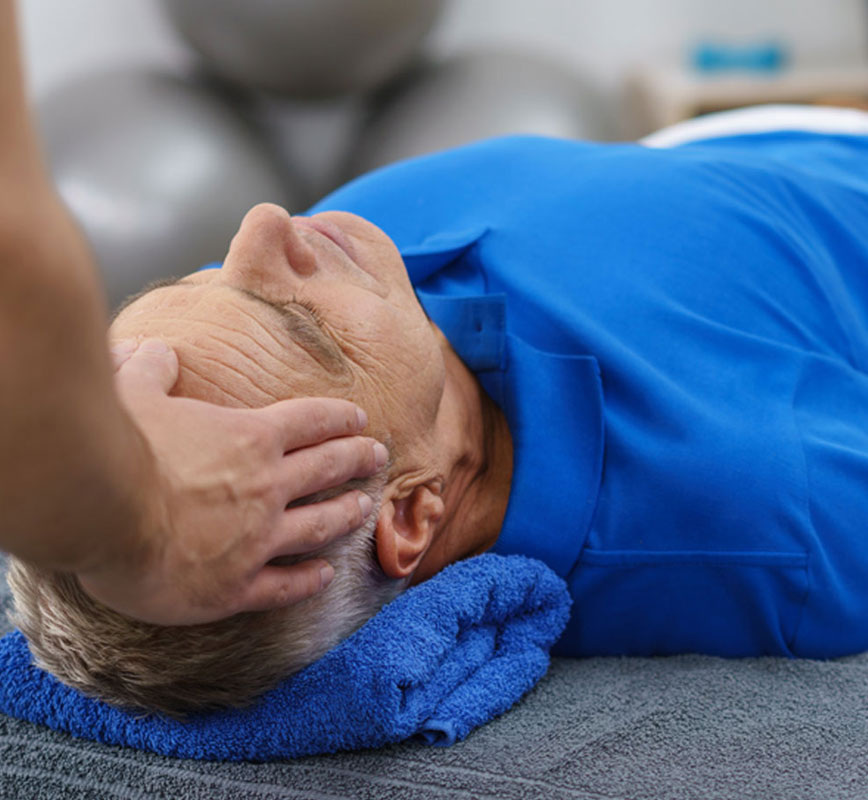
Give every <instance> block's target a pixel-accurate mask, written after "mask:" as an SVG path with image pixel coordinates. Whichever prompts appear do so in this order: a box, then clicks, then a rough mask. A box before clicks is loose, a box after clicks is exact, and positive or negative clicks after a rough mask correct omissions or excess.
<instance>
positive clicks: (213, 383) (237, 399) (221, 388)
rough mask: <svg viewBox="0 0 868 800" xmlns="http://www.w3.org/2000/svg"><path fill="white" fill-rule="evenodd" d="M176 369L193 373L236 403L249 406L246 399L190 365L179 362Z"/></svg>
mask: <svg viewBox="0 0 868 800" xmlns="http://www.w3.org/2000/svg"><path fill="white" fill-rule="evenodd" d="M178 369H179V371H180V372H181V373H182V374H183V373H187V374H189V375H193V376H194V377H195V378H197V379H198V380H200V381H202V382H203V383H207V384H209V385H211V386H213V387H214V388H215V389H216V390H217V391H218V392H221V393H222V394H225V395H226V396H227V397H231V398H232V399H233V400H234V401H235V402H236V403H238V405H240V406H244V407H245V408H247V407H248V406H249V403H247V401H245V400H243V399H242V398H240V397H238V395H235V394H233V393H232V392H230V391H229V390H228V389H226V388H225V387H224V386H221V385H220V384H219V383H217V382H216V381H213V380H211V379H210V378H207V377H206V376H205V375H203V374H202V373H201V372H198V371H197V370H195V369H193V368H192V367H188V366H185V365H184V364H181V365H179V368H178Z"/></svg>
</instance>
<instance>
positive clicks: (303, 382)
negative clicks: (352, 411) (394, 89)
mask: <svg viewBox="0 0 868 800" xmlns="http://www.w3.org/2000/svg"><path fill="white" fill-rule="evenodd" d="M151 336H153V337H159V338H160V339H162V340H163V341H165V342H166V343H167V344H169V345H171V346H172V347H174V348H175V350H176V351H177V353H178V357H179V361H180V364H181V373H180V378H179V381H178V383H177V385H176V387H175V389H174V390H173V393H174V394H181V395H184V396H188V397H197V398H200V399H203V400H209V401H211V402H214V403H219V404H222V405H229V406H248V407H256V406H262V405H266V404H268V403H270V402H273V401H275V400H282V399H286V398H290V397H298V396H310V395H328V396H333V397H344V398H348V399H351V400H354V401H355V402H357V403H358V404H359V405H361V406H362V407H363V408H364V409H365V410H366V411H367V413H368V417H369V419H370V421H371V424H370V426H369V433H370V434H371V435H373V436H377V437H380V438H383V439H384V440H389V441H396V440H397V439H407V440H408V441H409V440H412V437H414V436H417V435H419V434H423V433H424V431H426V430H428V429H430V427H431V425H432V423H433V420H434V418H435V417H436V414H437V409H438V407H439V404H440V398H441V395H442V392H443V384H444V380H445V368H444V362H443V356H442V352H441V349H440V339H439V337H438V334H437V333H436V330H435V328H434V326H433V325H432V324H431V322H430V321H429V320H428V319H427V317H426V316H425V314H424V312H423V311H422V308H421V307H420V305H419V303H418V301H417V300H416V297H415V294H414V292H413V289H412V287H411V285H410V281H409V279H408V277H407V272H406V269H405V268H404V264H403V261H402V259H401V256H400V254H399V253H398V251H397V249H396V248H395V246H394V244H393V243H392V241H391V240H390V239H389V238H388V237H387V236H386V235H385V234H384V233H383V232H382V231H381V230H380V229H379V228H377V227H376V226H375V225H372V224H371V223H369V222H367V221H366V220H363V219H362V218H360V217H357V216H355V215H352V214H346V213H342V212H326V213H323V214H317V215H316V216H314V217H311V218H310V219H307V218H302V217H295V218H292V219H291V218H290V216H289V214H288V213H287V212H286V211H284V210H283V209H281V208H279V207H278V206H273V205H268V204H263V205H259V206H256V207H255V208H253V209H252V210H251V211H250V212H248V214H247V215H246V216H245V218H244V220H243V222H242V223H241V227H240V228H239V230H238V232H237V234H236V235H235V237H234V238H233V240H232V243H231V245H230V248H229V253H228V255H227V256H226V259H225V261H224V264H223V268H222V269H219V270H204V271H202V272H195V273H193V274H192V275H188V276H187V277H185V278H182V279H181V280H180V281H179V282H178V283H175V284H171V285H168V286H165V287H161V288H158V289H155V290H153V291H151V292H149V293H147V294H145V295H143V296H142V297H140V298H139V299H137V300H136V301H135V302H133V303H131V304H130V305H129V306H127V307H126V308H125V309H124V310H123V311H122V312H121V313H120V314H119V316H118V317H117V319H116V320H115V322H114V323H113V324H112V328H111V337H112V339H122V338H140V337H151ZM396 443H397V442H396Z"/></svg>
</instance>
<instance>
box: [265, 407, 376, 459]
mask: <svg viewBox="0 0 868 800" xmlns="http://www.w3.org/2000/svg"><path fill="white" fill-rule="evenodd" d="M257 413H258V414H260V415H261V416H262V417H263V418H265V419H268V420H269V421H270V422H271V424H273V425H276V426H277V427H278V428H279V430H280V431H281V432H282V438H283V449H284V452H288V451H290V450H297V449H298V448H300V447H308V446H309V445H312V444H318V443H319V442H324V441H325V440H326V439H331V438H333V437H335V436H352V435H353V434H356V433H360V432H361V431H362V430H363V429H364V428H365V426H366V425H367V424H368V418H367V416H366V414H365V412H364V411H362V409H360V408H359V407H358V406H357V405H356V404H355V403H351V402H349V401H348V400H339V399H338V398H335V397H299V398H296V399H293V400H282V401H280V402H278V403H273V404H272V405H270V406H267V407H266V408H263V409H260V410H259V411H258V412H257Z"/></svg>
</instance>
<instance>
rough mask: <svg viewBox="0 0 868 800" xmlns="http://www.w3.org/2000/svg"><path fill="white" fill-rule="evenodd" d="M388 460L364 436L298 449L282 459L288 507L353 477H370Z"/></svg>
mask: <svg viewBox="0 0 868 800" xmlns="http://www.w3.org/2000/svg"><path fill="white" fill-rule="evenodd" d="M387 460H388V451H387V450H386V448H385V447H384V446H383V445H382V444H380V443H379V442H378V441H376V440H375V439H369V438H367V437H364V436H344V437H342V438H339V439H331V440H330V441H328V442H323V443H322V444H318V445H314V446H313V447H305V448H303V449H301V450H296V451H294V452H292V453H290V454H289V455H287V456H286V457H285V458H284V459H283V464H282V465H281V468H280V472H281V474H282V476H283V481H284V486H286V489H287V495H286V496H287V500H286V504H287V505H289V503H292V502H293V501H295V500H299V499H300V498H302V497H307V496H308V495H310V494H314V492H321V491H323V490H325V489H333V488H334V487H336V486H340V485H341V484H343V483H346V482H347V481H349V480H352V479H353V478H367V477H369V476H371V475H373V474H374V473H375V472H376V471H377V470H378V469H380V468H381V467H383V466H384V465H385V463H386V461H387Z"/></svg>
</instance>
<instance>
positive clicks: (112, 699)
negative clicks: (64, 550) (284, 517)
mask: <svg viewBox="0 0 868 800" xmlns="http://www.w3.org/2000/svg"><path fill="white" fill-rule="evenodd" d="M383 482H384V479H383V475H382V474H380V475H378V476H375V477H374V478H373V479H369V480H367V481H353V482H351V483H350V484H347V485H345V486H342V487H340V489H336V490H331V491H329V492H323V493H320V494H318V495H315V496H311V497H310V498H306V499H305V502H316V501H318V500H321V499H326V498H328V497H331V496H334V495H336V494H338V493H339V492H341V491H344V490H346V489H348V488H357V489H361V490H362V491H365V492H366V493H367V494H369V495H370V496H371V497H372V499H374V502H375V511H374V513H372V514H371V515H369V517H368V519H367V520H366V521H365V523H364V525H363V526H362V527H361V528H359V529H358V530H356V531H354V532H353V533H350V534H349V535H347V536H345V537H342V538H341V539H339V540H337V541H335V542H332V543H331V544H329V545H327V546H326V547H324V548H323V549H322V550H320V551H319V552H318V553H316V554H306V555H305V556H304V558H310V557H311V556H312V555H317V556H321V557H323V558H325V559H326V560H327V561H328V562H329V563H330V564H331V565H332V566H333V567H334V570H335V577H334V579H333V580H332V582H331V584H330V585H329V586H328V587H327V588H326V589H325V590H324V591H322V592H320V593H319V594H317V595H314V596H313V597H310V598H308V599H307V600H304V601H302V602H300V603H297V604H295V605H293V606H289V607H287V608H281V609H275V610H272V611H264V612H246V613H242V614H237V615H235V616H234V617H230V618H229V619H225V620H220V621H218V622H212V623H207V624H204V625H192V626H177V627H164V626H158V625H151V624H149V623H146V622H140V621H138V620H134V619H130V618H129V617H126V616H123V615H122V614H119V613H117V612H115V611H113V610H111V609H109V608H107V607H106V606H103V605H102V604H101V603H98V602H97V601H95V600H93V599H92V598H91V597H90V596H89V595H87V594H86V593H85V592H84V591H83V590H82V588H81V586H80V585H79V583H78V580H77V579H76V578H75V576H74V575H70V574H66V573H60V572H54V571H48V570H42V569H39V568H36V567H34V566H32V565H30V564H27V563H25V562H22V561H20V560H18V559H10V570H9V576H8V578H9V585H10V588H11V589H12V594H13V596H14V598H15V610H14V612H13V621H14V622H15V624H16V625H17V626H18V627H19V628H20V629H21V631H22V633H23V634H24V636H25V637H26V638H27V640H28V643H29V646H30V651H31V653H32V655H33V658H34V660H35V662H36V664H37V665H38V666H39V667H41V668H42V669H44V670H46V671H48V672H50V673H52V674H53V675H55V676H56V677H57V678H58V679H59V680H60V681H61V682H63V683H65V684H68V685H69V686H73V687H74V688H76V689H79V690H80V691H82V692H84V693H85V694H87V695H90V696H92V697H96V698H99V699H101V700H104V701H106V702H108V703H111V704H113V705H119V706H123V707H128V708H135V709H139V710H146V711H159V712H163V713H166V714H169V715H171V716H174V717H182V716H183V715H184V714H186V713H188V712H194V711H205V710H211V709H217V708H228V707H236V708H237V707H242V706H245V705H249V704H250V703H251V702H252V701H253V700H254V699H255V698H256V697H258V696H259V695H261V694H263V693H264V692H266V691H268V690H269V689H271V688H273V687H274V686H276V685H277V684H278V683H279V682H280V681H281V680H283V679H284V678H286V677H288V676H289V675H291V674H292V673H294V672H296V671H298V670H300V669H301V668H303V667H305V666H307V665H308V664H310V663H312V662H314V661H316V660H317V659H318V658H320V657H321V656H322V655H324V654H325V653H326V652H327V651H328V650H330V649H331V648H332V647H334V646H335V645H336V644H338V642H340V641H341V640H343V639H345V638H346V637H347V636H349V635H350V634H351V633H352V632H353V631H355V630H356V629H357V628H359V627H360V626H361V625H362V624H364V622H365V621H366V620H368V619H369V618H370V617H372V616H373V615H374V614H376V612H377V611H378V610H379V609H380V608H381V607H382V606H383V605H385V604H386V603H387V602H389V601H390V600H392V599H393V598H394V597H395V596H397V595H398V594H399V593H400V592H401V591H402V590H403V589H404V588H405V587H406V585H407V581H406V580H394V579H391V578H388V577H387V576H386V575H385V574H384V573H383V571H382V569H381V568H380V565H379V561H378V559H377V555H376V541H375V528H376V523H377V517H378V515H379V502H378V501H379V498H380V496H381V494H382V487H383ZM301 558H302V557H301V556H299V557H297V558H294V559H286V563H290V562H291V561H299V560H301Z"/></svg>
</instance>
